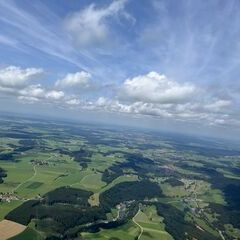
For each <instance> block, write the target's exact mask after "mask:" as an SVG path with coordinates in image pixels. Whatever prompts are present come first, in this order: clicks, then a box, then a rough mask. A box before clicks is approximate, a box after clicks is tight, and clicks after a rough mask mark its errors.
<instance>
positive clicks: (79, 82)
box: [55, 71, 91, 88]
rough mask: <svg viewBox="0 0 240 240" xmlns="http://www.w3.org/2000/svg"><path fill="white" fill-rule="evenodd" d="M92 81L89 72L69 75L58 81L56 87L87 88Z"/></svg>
mask: <svg viewBox="0 0 240 240" xmlns="http://www.w3.org/2000/svg"><path fill="white" fill-rule="evenodd" d="M90 79H91V74H90V73H88V72H84V71H81V72H76V73H68V74H67V75H66V76H65V77H64V78H63V79H60V80H58V81H57V82H56V83H55V85H56V86H57V87H63V88H64V87H83V86H84V87H85V86H87V85H88V82H89V80H90Z"/></svg>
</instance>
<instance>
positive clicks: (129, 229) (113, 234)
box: [82, 221, 139, 240]
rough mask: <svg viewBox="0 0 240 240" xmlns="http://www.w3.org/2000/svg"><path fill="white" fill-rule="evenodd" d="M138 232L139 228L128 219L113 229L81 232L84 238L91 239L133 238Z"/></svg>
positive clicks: (126, 239) (125, 239)
mask: <svg viewBox="0 0 240 240" xmlns="http://www.w3.org/2000/svg"><path fill="white" fill-rule="evenodd" d="M138 234H139V229H138V227H137V226H135V224H134V223H133V222H132V221H129V222H128V223H127V224H124V225H123V226H121V227H117V228H114V229H103V230H101V231H100V232H98V233H94V234H92V233H82V236H83V237H84V239H86V240H92V239H99V240H100V239H101V240H109V239H116V240H117V239H118V240H120V239H121V240H122V239H124V240H135V239H136V237H137V236H138Z"/></svg>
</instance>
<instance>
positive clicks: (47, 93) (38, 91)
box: [16, 84, 65, 101]
mask: <svg viewBox="0 0 240 240" xmlns="http://www.w3.org/2000/svg"><path fill="white" fill-rule="evenodd" d="M16 94H18V95H19V96H18V98H19V99H20V100H25V101H26V100H28V99H29V100H34V101H38V100H60V99H62V98H63V97H64V96H65V94H64V92H63V91H57V90H47V89H45V88H44V87H42V86H41V85H40V84H36V85H30V86H28V87H26V88H24V89H21V90H19V91H18V92H17V93H16Z"/></svg>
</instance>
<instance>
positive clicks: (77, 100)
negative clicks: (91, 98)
mask: <svg viewBox="0 0 240 240" xmlns="http://www.w3.org/2000/svg"><path fill="white" fill-rule="evenodd" d="M66 103H67V104H68V105H73V106H77V105H79V104H80V103H81V101H80V100H79V99H76V98H73V99H69V100H67V101H66Z"/></svg>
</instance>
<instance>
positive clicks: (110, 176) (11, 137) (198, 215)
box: [0, 116, 240, 240]
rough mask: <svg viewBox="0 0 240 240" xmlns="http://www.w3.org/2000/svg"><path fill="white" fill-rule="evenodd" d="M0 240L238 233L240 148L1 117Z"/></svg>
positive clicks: (225, 236) (208, 237)
mask: <svg viewBox="0 0 240 240" xmlns="http://www.w3.org/2000/svg"><path fill="white" fill-rule="evenodd" d="M3 229H4V230H5V231H4V233H3V231H0V239H2V240H4V239H10V240H34V239H36V240H45V239H46V240H60V239H86V240H87V239H103V240H104V239H106V240H107V239H109V240H121V239H123V240H138V239H140V240H158V239H161V240H174V239H175V240H184V239H189V240H190V239H199V240H217V239H219V240H221V239H222V240H230V239H240V146H239V145H237V143H234V142H233V143H229V142H225V141H223V140H217V139H207V138H195V137H189V136H182V135H179V134H167V133H161V132H151V131H147V130H143V129H129V128H124V127H109V126H108V127H106V126H96V125H93V124H92V125H90V124H76V123H68V122H61V121H58V122H56V121H46V120H40V119H27V118H20V117H14V118H13V117H7V116H4V117H3V116H2V117H0V230H3Z"/></svg>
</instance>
